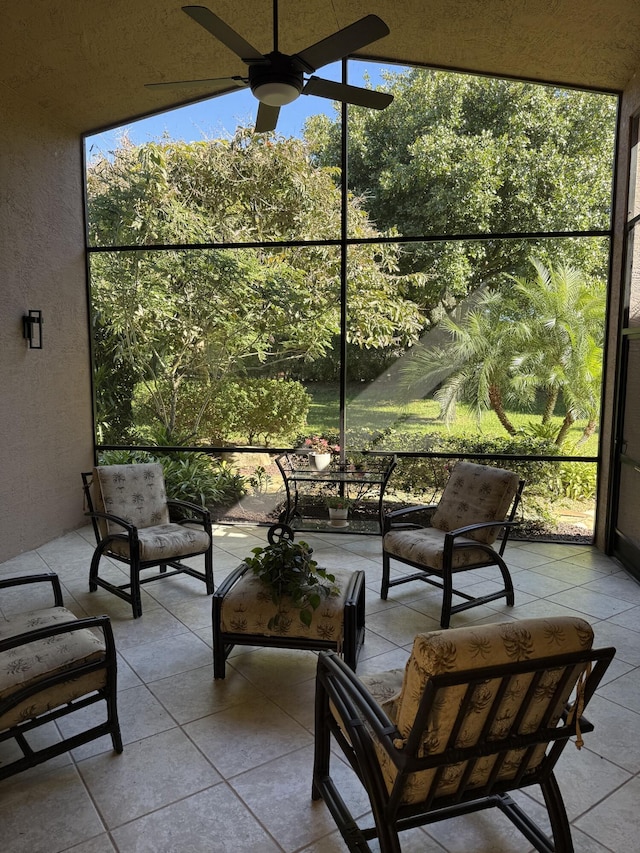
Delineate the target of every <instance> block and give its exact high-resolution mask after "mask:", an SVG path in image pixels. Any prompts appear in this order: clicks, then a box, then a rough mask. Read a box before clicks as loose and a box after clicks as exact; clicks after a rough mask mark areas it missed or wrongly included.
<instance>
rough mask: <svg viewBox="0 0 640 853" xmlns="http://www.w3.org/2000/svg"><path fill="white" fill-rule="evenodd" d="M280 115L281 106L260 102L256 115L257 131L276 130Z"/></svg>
mask: <svg viewBox="0 0 640 853" xmlns="http://www.w3.org/2000/svg"><path fill="white" fill-rule="evenodd" d="M279 115H280V107H270V106H269V105H268V104H262V103H261V104H260V106H259V107H258V115H257V117H256V128H255V130H256V133H267V131H269V130H275V129H276V124H277V123H278V116H279Z"/></svg>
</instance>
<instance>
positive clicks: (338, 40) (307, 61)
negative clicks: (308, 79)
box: [293, 15, 389, 72]
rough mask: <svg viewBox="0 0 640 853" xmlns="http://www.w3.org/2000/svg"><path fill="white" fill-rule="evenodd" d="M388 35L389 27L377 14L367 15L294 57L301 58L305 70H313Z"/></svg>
mask: <svg viewBox="0 0 640 853" xmlns="http://www.w3.org/2000/svg"><path fill="white" fill-rule="evenodd" d="M387 35H389V27H388V26H387V25H386V24H385V22H384V21H383V20H382V19H381V18H379V17H378V16H377V15H367V16H366V17H364V18H360V20H359V21H355V22H354V23H353V24H349V26H348V27H344V28H343V29H341V30H338V32H337V33H334V34H333V35H332V36H327V38H325V39H322V41H319V42H316V44H312V45H311V46H310V47H308V48H306V50H301V51H300V52H299V53H296V54H294V56H293V59H294V60H296V59H297V60H300V61H301V63H302V65H303V67H304V70H305V71H309V72H312V71H315V70H316V68H320V67H321V66H323V65H328V64H329V63H330V62H336V60H338V59H342V58H343V57H345V56H348V55H349V54H350V53H353V52H354V51H355V50H359V49H360V48H361V47H364V46H365V45H367V44H371V42H374V41H377V40H378V39H381V38H383V37H384V36H387Z"/></svg>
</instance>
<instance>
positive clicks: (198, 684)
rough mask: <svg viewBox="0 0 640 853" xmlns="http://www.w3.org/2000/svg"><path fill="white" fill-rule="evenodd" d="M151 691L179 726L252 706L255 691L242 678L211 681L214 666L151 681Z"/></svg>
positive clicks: (235, 677) (235, 676)
mask: <svg viewBox="0 0 640 853" xmlns="http://www.w3.org/2000/svg"><path fill="white" fill-rule="evenodd" d="M149 687H150V690H151V692H152V693H153V695H154V696H156V698H157V699H158V701H159V702H161V703H162V705H163V706H164V707H165V708H166V709H167V711H168V712H169V713H170V714H171V715H172V717H173V718H174V719H175V720H177V722H178V723H179V724H180V725H184V724H185V723H189V722H192V721H193V720H198V719H200V717H208V716H209V715H210V714H214V713H216V712H217V711H222V710H225V709H226V708H232V707H233V706H234V705H245V704H248V703H251V702H255V698H256V693H255V687H254V686H253V685H252V684H250V683H249V682H248V681H247V680H246V679H245V678H243V676H242V675H240V674H239V673H235V674H234V677H233V678H225V679H218V680H214V677H213V664H212V663H211V662H210V663H209V664H208V665H207V666H202V667H198V668H197V669H191V670H189V671H188V672H180V673H177V674H176V675H171V676H169V677H168V678H161V679H159V680H158V681H154V682H153V683H152V684H151V685H150V686H149Z"/></svg>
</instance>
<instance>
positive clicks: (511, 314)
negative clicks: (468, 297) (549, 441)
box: [403, 258, 606, 445]
mask: <svg viewBox="0 0 640 853" xmlns="http://www.w3.org/2000/svg"><path fill="white" fill-rule="evenodd" d="M531 264H532V266H533V269H534V275H533V276H532V277H530V278H527V277H522V278H517V277H515V276H511V277H510V286H509V287H505V288H503V289H502V290H496V291H487V292H485V293H483V294H482V295H480V296H479V297H478V298H477V299H476V302H475V305H474V307H473V308H472V309H471V310H469V311H468V312H466V313H464V314H463V315H462V317H460V318H455V319H454V318H450V317H445V318H444V319H443V320H442V323H441V326H442V328H443V329H444V330H445V332H446V333H447V337H448V340H447V341H446V342H445V343H443V344H440V345H436V346H431V347H426V348H423V349H417V350H416V351H415V352H414V353H412V357H411V358H410V359H407V361H406V365H405V368H404V371H403V376H404V379H405V381H406V382H407V384H408V385H412V384H413V383H415V382H418V383H420V384H421V385H423V384H424V383H431V384H433V385H435V384H437V383H441V384H440V387H439V389H438V390H437V391H436V394H435V397H436V400H437V401H438V402H439V404H440V408H441V416H442V417H443V418H444V419H445V421H446V422H447V423H449V422H451V421H452V420H453V419H454V418H455V412H456V404H457V403H458V402H459V401H461V400H464V401H466V402H469V403H470V404H471V405H473V407H474V409H475V410H476V412H477V414H478V417H480V416H481V415H482V413H483V412H485V411H487V410H489V409H492V410H493V411H494V412H495V413H496V415H497V417H498V419H499V420H500V423H501V424H502V425H503V427H504V428H505V430H506V431H507V432H508V433H509V434H510V435H515V433H516V428H515V426H514V425H513V423H512V422H511V421H510V420H509V417H508V415H507V412H506V403H507V402H510V403H514V402H516V403H519V404H520V405H521V406H524V407H528V406H529V407H530V406H532V405H533V404H534V403H535V401H536V399H537V397H538V396H540V395H542V396H543V397H544V400H545V405H544V408H543V411H542V417H541V423H542V426H540V427H539V428H537V427H534V426H532V425H529V427H528V428H527V431H528V432H529V433H536V434H537V435H539V436H540V437H542V436H545V437H553V440H554V441H555V443H556V444H558V445H562V443H563V442H564V441H565V439H566V437H567V433H568V430H569V429H570V427H571V425H572V424H573V423H574V422H575V420H576V419H577V418H579V417H585V418H587V420H588V424H590V425H594V424H595V423H596V422H597V417H598V412H599V405H600V388H601V379H602V358H603V348H602V347H603V337H604V318H605V310H606V308H605V286H604V283H603V282H600V281H590V280H589V279H588V278H587V277H586V276H585V275H584V274H583V273H581V272H580V271H579V270H576V269H573V268H572V267H558V268H556V269H553V268H551V267H550V268H547V267H545V266H544V264H542V262H541V261H539V260H538V259H535V258H534V259H532V261H531ZM558 401H560V402H561V404H562V405H563V407H564V412H565V414H564V419H563V421H562V424H561V426H560V427H559V428H558V429H556V430H555V432H554V433H553V434H552V432H551V427H550V426H549V424H550V423H551V418H552V416H553V414H554V411H555V408H556V405H557V403H558Z"/></svg>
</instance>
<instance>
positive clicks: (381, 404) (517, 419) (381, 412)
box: [307, 383, 598, 456]
mask: <svg viewBox="0 0 640 853" xmlns="http://www.w3.org/2000/svg"><path fill="white" fill-rule="evenodd" d="M307 390H308V392H309V393H310V394H311V396H312V398H313V402H312V404H311V407H310V409H309V414H308V415H307V423H308V425H309V430H308V431H309V433H310V434H316V433H317V434H319V435H322V434H327V433H328V434H335V433H336V432H337V430H338V419H339V399H338V386H337V384H336V385H333V384H330V383H310V384H309V385H307ZM381 390H382V389H381ZM361 391H362V385H361V384H360V383H355V384H353V385H351V386H349V388H348V390H347V425H348V426H349V425H350V423H351V417H350V416H353V417H357V420H358V422H360V423H366V424H368V425H369V427H370V428H375V427H376V425H384V426H385V427H388V426H392V427H393V428H394V429H396V430H398V431H401V432H403V433H405V434H407V435H415V436H422V435H424V434H425V433H443V434H447V435H451V436H465V437H467V438H469V437H472V436H485V437H487V438H507V432H506V430H505V429H504V427H503V426H502V424H501V423H500V421H499V420H498V418H497V416H496V414H495V413H494V412H492V411H491V412H485V413H483V415H482V417H481V418H480V420H478V418H477V416H476V413H475V412H474V411H473V410H472V409H471V408H470V407H469V406H467V405H466V404H464V403H463V404H460V405H459V406H458V407H457V411H456V417H455V420H454V421H453V422H452V423H451V424H448V425H447V424H445V423H444V421H443V420H442V419H441V418H440V417H439V413H440V407H439V405H438V403H437V402H436V401H435V400H431V399H426V400H412V401H410V402H408V403H406V404H403V406H402V407H401V408H398V404H397V402H396V401H395V400H393V399H391V398H389V399H386V400H385V399H384V397H382V396H381V397H380V398H378V399H377V400H372V399H371V398H370V397H369V396H367V395H362V394H361ZM539 408H540V407H539ZM507 414H508V417H509V420H510V421H511V423H512V424H513V425H514V426H515V427H516V429H526V428H527V427H529V425H530V424H539V423H540V421H541V414H540V410H538V411H536V410H535V409H533V410H531V411H515V410H508V412H507ZM562 417H563V416H562V415H556V416H554V418H553V420H552V423H553V426H554V427H555V430H556V432H557V430H559V429H560V426H561V424H562ZM585 426H586V421H578V422H577V423H576V424H574V425H573V427H572V428H571V430H570V431H569V436H568V439H567V440H566V442H565V444H564V447H563V450H564V453H565V455H570V454H571V453H575V454H576V455H577V456H596V455H597V453H598V434H597V432H596V433H594V435H592V436H590V437H589V438H588V439H587V441H586V442H584V443H583V444H580V445H578V446H577V447H576V443H577V442H578V441H579V440H580V438H581V437H582V433H583V430H584V427H585Z"/></svg>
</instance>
